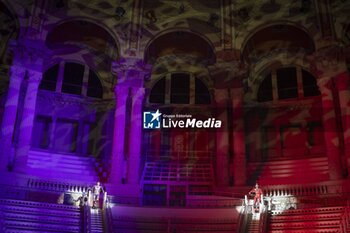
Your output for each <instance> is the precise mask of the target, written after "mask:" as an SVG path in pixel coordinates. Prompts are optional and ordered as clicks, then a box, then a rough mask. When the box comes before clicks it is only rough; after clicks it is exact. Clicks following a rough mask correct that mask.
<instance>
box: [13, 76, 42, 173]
mask: <svg viewBox="0 0 350 233" xmlns="http://www.w3.org/2000/svg"><path fill="white" fill-rule="evenodd" d="M41 79H42V72H39V71H35V70H28V80H27V81H28V85H27V90H26V95H25V99H24V107H23V115H22V121H21V124H20V133H19V138H18V145H17V148H16V153H15V164H14V166H15V170H17V171H25V169H26V166H27V158H28V152H29V149H30V144H31V138H32V130H33V124H34V117H35V107H36V99H37V94H38V89H39V84H40V81H41Z"/></svg>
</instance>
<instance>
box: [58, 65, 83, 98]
mask: <svg viewBox="0 0 350 233" xmlns="http://www.w3.org/2000/svg"><path fill="white" fill-rule="evenodd" d="M83 76H84V66H83V65H81V64H78V63H71V62H67V63H66V64H65V66H64V75H63V82H62V92H63V93H69V94H76V95H80V94H81V88H82V85H83Z"/></svg>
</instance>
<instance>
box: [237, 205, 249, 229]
mask: <svg viewBox="0 0 350 233" xmlns="http://www.w3.org/2000/svg"><path fill="white" fill-rule="evenodd" d="M246 216H247V207H246V205H245V204H244V202H242V206H241V210H240V212H239V217H238V222H237V232H240V233H241V232H244V230H245V225H246V221H247V219H246Z"/></svg>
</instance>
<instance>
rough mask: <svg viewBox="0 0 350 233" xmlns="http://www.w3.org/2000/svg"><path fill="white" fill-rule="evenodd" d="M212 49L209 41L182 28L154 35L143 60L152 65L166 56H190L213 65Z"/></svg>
mask: <svg viewBox="0 0 350 233" xmlns="http://www.w3.org/2000/svg"><path fill="white" fill-rule="evenodd" d="M166 42H167V43H166ZM186 42H190V43H187V44H186ZM204 48H206V49H204ZM214 48H215V47H214V46H213V44H212V43H211V41H210V40H209V39H207V38H206V37H205V36H203V35H201V34H199V33H196V32H194V31H192V30H188V29H184V28H178V29H171V30H167V31H163V32H161V33H159V34H158V35H155V36H154V37H153V38H152V39H151V40H150V41H149V42H148V44H147V45H146V47H145V54H144V60H145V61H146V62H149V63H152V62H153V61H154V59H156V58H159V57H162V56H165V55H168V54H191V55H194V56H195V57H197V58H198V59H199V60H201V61H203V60H205V61H206V62H207V63H209V64H213V63H214V62H215V61H216V56H215V49H214Z"/></svg>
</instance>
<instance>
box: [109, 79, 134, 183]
mask: <svg viewBox="0 0 350 233" xmlns="http://www.w3.org/2000/svg"><path fill="white" fill-rule="evenodd" d="M114 92H115V96H116V107H115V113H114V132H113V142H112V158H111V160H112V162H111V167H110V177H109V178H110V179H109V180H110V181H109V182H110V183H111V184H112V185H116V186H118V185H121V184H122V183H123V182H124V181H125V179H126V175H125V173H126V170H125V163H126V161H125V158H124V157H125V156H124V144H125V143H124V140H125V120H126V119H125V116H126V99H127V98H128V93H129V88H128V87H127V86H116V87H115V89H114Z"/></svg>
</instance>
